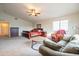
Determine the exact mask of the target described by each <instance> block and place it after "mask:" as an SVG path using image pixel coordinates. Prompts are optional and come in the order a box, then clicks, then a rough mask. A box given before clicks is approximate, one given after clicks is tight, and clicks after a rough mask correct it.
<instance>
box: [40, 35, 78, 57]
mask: <svg viewBox="0 0 79 59" xmlns="http://www.w3.org/2000/svg"><path fill="white" fill-rule="evenodd" d="M70 38H71V37H70ZM70 38H66V42H64V41H63V40H64V39H63V40H62V41H63V42H64V44H63V43H62V44H60V43H55V42H53V41H51V40H49V39H48V40H44V41H43V45H41V46H40V47H39V53H41V54H42V55H44V56H77V55H79V35H77V37H76V38H75V37H72V38H71V39H70ZM74 42H75V43H74ZM65 44H66V45H65ZM69 44H70V45H69ZM73 45H74V46H73ZM62 46H63V47H64V48H63V47H62ZM68 46H69V47H70V49H69V47H68ZM67 47H68V48H67ZM61 49H62V50H63V49H64V52H63V51H61ZM68 49H69V50H68ZM67 50H68V51H67Z"/></svg>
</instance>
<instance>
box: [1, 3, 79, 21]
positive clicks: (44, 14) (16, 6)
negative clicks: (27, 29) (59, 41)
mask: <svg viewBox="0 0 79 59" xmlns="http://www.w3.org/2000/svg"><path fill="white" fill-rule="evenodd" d="M28 5H32V6H34V7H36V8H40V10H41V11H40V12H41V14H40V15H39V16H28V14H27V12H26V11H27V6H28ZM0 6H1V7H0V9H2V10H3V11H4V12H6V13H8V14H10V15H13V16H15V17H19V18H22V19H25V20H30V21H38V20H43V19H44V20H45V19H47V18H50V17H52V18H53V17H59V16H63V15H68V14H71V13H74V12H77V11H79V4H78V3H37V4H27V3H26V4H21V3H6V4H5V3H4V4H0Z"/></svg>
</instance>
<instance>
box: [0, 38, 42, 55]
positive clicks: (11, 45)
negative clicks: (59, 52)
mask: <svg viewBox="0 0 79 59" xmlns="http://www.w3.org/2000/svg"><path fill="white" fill-rule="evenodd" d="M31 44H32V43H31V40H29V39H27V38H24V37H15V38H0V56H41V54H40V53H39V52H38V51H36V50H33V49H32V48H31ZM38 48H39V47H38Z"/></svg>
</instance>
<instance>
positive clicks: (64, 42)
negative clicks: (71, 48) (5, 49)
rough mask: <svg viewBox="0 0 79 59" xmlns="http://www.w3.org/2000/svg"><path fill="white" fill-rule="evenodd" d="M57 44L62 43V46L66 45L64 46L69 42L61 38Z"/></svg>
mask: <svg viewBox="0 0 79 59" xmlns="http://www.w3.org/2000/svg"><path fill="white" fill-rule="evenodd" d="M57 44H58V45H60V46H61V47H64V46H66V44H67V42H66V41H64V40H61V41H59V42H58V43H57Z"/></svg>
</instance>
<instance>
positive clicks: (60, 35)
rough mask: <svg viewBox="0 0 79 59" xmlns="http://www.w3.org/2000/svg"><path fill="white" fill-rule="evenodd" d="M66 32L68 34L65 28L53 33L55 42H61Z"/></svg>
mask: <svg viewBox="0 0 79 59" xmlns="http://www.w3.org/2000/svg"><path fill="white" fill-rule="evenodd" d="M64 34H66V32H65V30H58V31H57V32H56V33H54V34H51V37H52V39H53V40H54V41H55V42H59V41H60V40H61V39H63V37H64Z"/></svg>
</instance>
